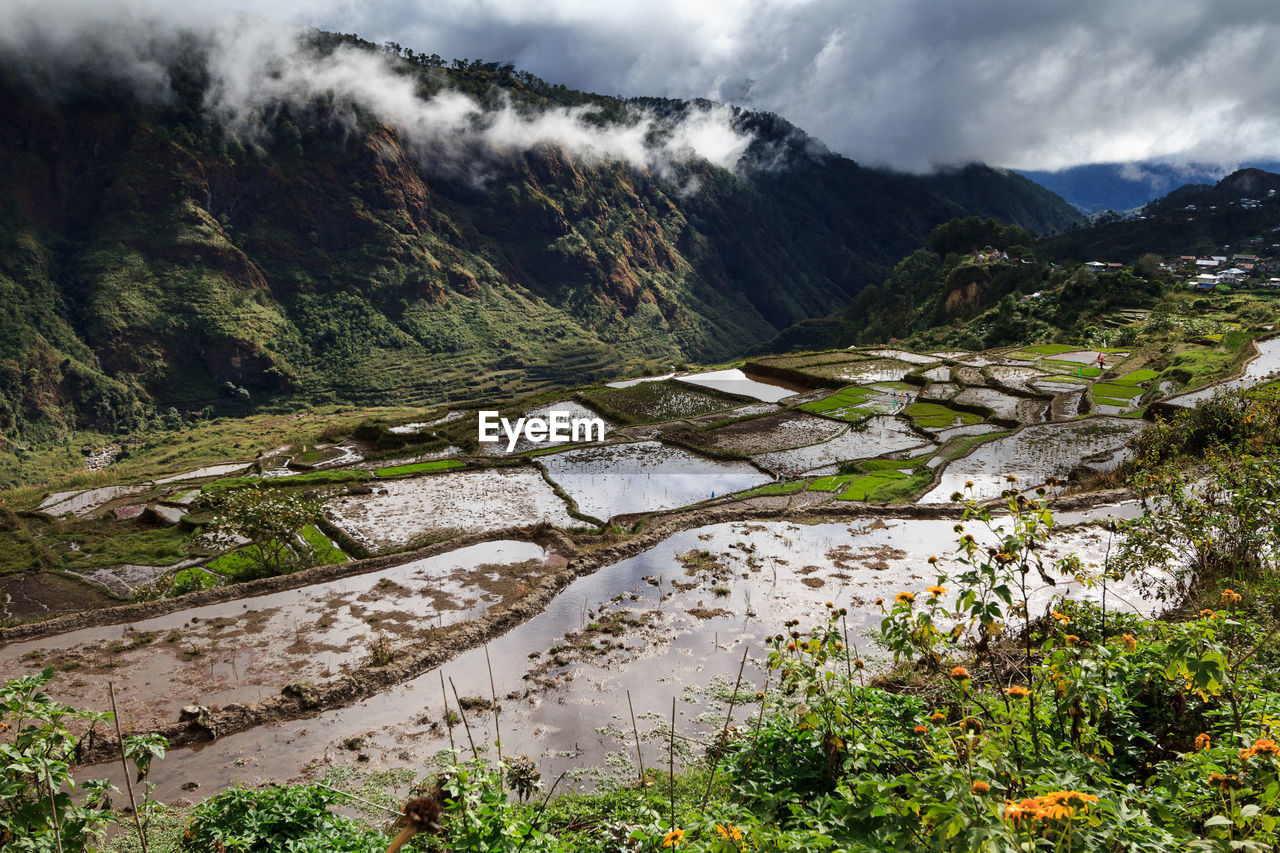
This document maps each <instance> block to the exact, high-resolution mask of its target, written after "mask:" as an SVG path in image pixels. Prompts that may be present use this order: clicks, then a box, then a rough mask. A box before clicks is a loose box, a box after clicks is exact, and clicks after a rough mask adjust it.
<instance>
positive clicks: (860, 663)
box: [853, 658, 866, 669]
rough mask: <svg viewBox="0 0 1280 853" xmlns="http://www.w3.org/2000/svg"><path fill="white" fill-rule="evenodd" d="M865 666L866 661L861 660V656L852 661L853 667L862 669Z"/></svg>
mask: <svg viewBox="0 0 1280 853" xmlns="http://www.w3.org/2000/svg"><path fill="white" fill-rule="evenodd" d="M865 666H866V663H864V662H863V660H862V658H858V659H856V660H855V661H854V662H853V668H854V669H862V668H863V667H865Z"/></svg>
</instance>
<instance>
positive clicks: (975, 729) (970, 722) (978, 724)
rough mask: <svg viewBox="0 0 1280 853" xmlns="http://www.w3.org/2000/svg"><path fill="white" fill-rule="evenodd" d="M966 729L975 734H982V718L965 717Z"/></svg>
mask: <svg viewBox="0 0 1280 853" xmlns="http://www.w3.org/2000/svg"><path fill="white" fill-rule="evenodd" d="M964 730H965V731H967V732H970V733H971V734H975V735H980V734H982V720H979V719H978V718H977V717H965V720H964Z"/></svg>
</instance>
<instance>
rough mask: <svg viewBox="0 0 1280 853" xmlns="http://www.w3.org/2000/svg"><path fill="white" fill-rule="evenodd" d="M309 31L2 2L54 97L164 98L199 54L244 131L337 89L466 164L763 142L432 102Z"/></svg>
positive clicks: (637, 118) (221, 103)
mask: <svg viewBox="0 0 1280 853" xmlns="http://www.w3.org/2000/svg"><path fill="white" fill-rule="evenodd" d="M50 6H53V7H56V13H51V9H50ZM308 32H309V29H308V28H306V27H304V26H302V25H299V24H283V23H281V22H279V21H272V20H267V19H264V18H259V17H256V16H251V15H247V14H242V13H238V12H235V11H228V10H212V11H208V12H203V13H202V12H195V11H186V12H180V11H179V12H175V11H174V10H173V9H172V8H169V7H166V6H165V5H163V4H159V3H154V2H130V3H95V2H66V1H65V0H58V2H54V3H52V4H49V3H34V2H30V0H16V2H15V3H14V5H12V6H10V7H7V8H6V10H5V11H2V12H0V55H4V56H6V57H7V58H9V59H10V60H16V63H15V66H16V67H17V68H19V69H20V70H21V73H24V74H26V75H27V76H28V77H29V79H30V80H31V82H33V83H35V84H36V85H38V86H40V87H42V88H43V89H45V90H47V91H48V92H49V93H50V94H51V95H53V96H58V95H64V94H68V93H70V92H71V91H73V90H74V89H75V87H76V86H78V85H80V84H81V83H82V82H83V76H84V75H85V74H89V73H94V74H106V75H108V76H111V77H113V78H115V79H117V80H120V81H123V82H125V83H127V84H129V85H131V86H132V87H133V88H134V89H135V91H136V92H137V93H138V94H139V96H140V97H142V98H143V99H144V100H148V101H152V102H163V101H166V100H168V99H169V98H170V97H171V96H172V92H171V87H170V80H169V72H168V70H167V69H168V67H169V63H170V62H171V61H172V60H173V59H174V58H175V57H177V56H178V55H179V54H184V53H185V54H192V53H199V54H201V55H202V58H203V63H204V67H205V68H206V69H207V71H208V74H209V86H208V89H207V94H206V103H205V106H206V108H207V109H208V111H209V112H210V113H211V114H212V115H214V116H216V117H217V118H219V119H220V120H221V121H223V122H224V123H225V124H226V125H227V126H228V127H229V128H231V129H232V130H234V131H235V132H237V133H239V134H240V135H241V136H245V137H252V136H253V135H254V134H255V133H257V132H259V128H260V118H261V116H262V115H263V114H264V113H266V112H268V111H269V110H271V109H272V108H274V107H275V106H276V105H278V104H281V103H294V104H305V103H308V102H310V101H312V100H313V99H315V98H318V97H331V98H332V99H333V100H334V102H335V103H336V104H338V105H339V108H340V109H341V108H342V107H343V106H350V105H352V104H354V105H358V106H359V107H360V109H361V110H363V111H366V112H367V113H370V114H372V115H373V116H375V117H377V119H378V120H380V121H383V122H385V123H387V124H389V125H392V126H394V127H395V128H396V129H397V130H398V131H400V132H401V133H402V134H403V135H404V137H405V138H406V139H407V140H408V141H409V143H410V144H411V145H412V146H413V147H414V148H416V149H418V150H419V151H420V153H421V154H422V155H423V159H424V162H428V163H431V164H433V165H434V166H436V167H437V168H446V169H452V170H454V171H469V170H471V167H472V166H473V165H474V164H473V163H472V161H473V160H474V159H475V157H476V155H477V153H484V152H492V153H496V154H511V153H514V152H520V151H526V150H530V149H533V148H535V147H552V148H558V149H560V150H562V151H563V152H564V153H565V154H566V155H567V156H569V157H571V158H573V159H576V160H579V161H582V162H588V163H594V162H600V161H615V162H623V163H626V164H628V165H630V166H631V167H633V168H635V169H649V170H653V171H655V172H658V173H660V174H663V175H665V176H668V177H672V176H674V174H675V170H676V166H677V165H678V164H681V163H685V162H688V161H691V160H694V159H703V160H707V161H710V162H711V163H714V164H716V165H718V166H722V167H725V168H730V169H732V168H735V167H736V166H737V165H738V163H739V161H740V160H741V158H742V156H743V155H744V154H745V153H746V151H747V148H748V146H749V145H750V143H751V141H752V137H751V136H750V135H749V134H747V133H745V132H743V131H740V130H738V129H735V127H734V126H733V112H732V110H730V109H729V108H727V107H720V106H707V107H701V108H691V109H689V110H687V111H685V112H684V113H683V114H682V115H681V116H679V117H664V116H659V115H657V114H655V113H653V112H652V111H649V110H644V109H639V108H636V109H634V110H632V111H631V114H630V115H629V116H628V118H627V120H626V121H624V122H619V123H605V124H601V123H600V122H596V121H592V120H590V119H591V116H590V114H591V112H592V109H591V107H589V106H584V107H549V108H544V109H539V110H522V109H518V108H517V107H516V106H515V105H514V104H512V103H511V102H510V101H509V99H506V98H503V97H498V98H497V101H496V102H497V106H496V107H494V106H492V105H490V106H489V107H488V108H485V107H482V106H481V105H480V104H479V103H478V102H477V101H476V100H474V99H473V98H471V97H470V96H468V95H466V94H464V93H461V92H458V91H454V90H450V89H445V90H444V91H442V92H440V93H439V94H437V95H435V96H433V97H429V98H423V97H421V96H420V95H419V94H418V92H417V91H416V87H417V79H416V77H415V76H414V75H411V74H404V73H402V71H401V70H397V69H396V68H395V63H396V62H398V61H399V60H398V59H393V58H391V57H388V56H387V55H385V54H382V53H376V52H370V51H368V50H363V49H360V48H356V47H353V46H342V47H339V48H338V49H337V50H335V51H333V52H332V53H331V54H329V55H327V56H325V57H323V58H322V59H321V58H317V57H316V56H315V55H314V53H313V52H312V51H310V50H307V49H305V48H304V46H303V42H304V40H305V38H306V36H307V34H308ZM473 174H474V172H473Z"/></svg>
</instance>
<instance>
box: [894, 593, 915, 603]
mask: <svg viewBox="0 0 1280 853" xmlns="http://www.w3.org/2000/svg"><path fill="white" fill-rule="evenodd" d="M915 602H916V597H915V595H914V594H912V593H910V592H900V593H898V594H897V595H896V596H894V598H893V603H894V604H915Z"/></svg>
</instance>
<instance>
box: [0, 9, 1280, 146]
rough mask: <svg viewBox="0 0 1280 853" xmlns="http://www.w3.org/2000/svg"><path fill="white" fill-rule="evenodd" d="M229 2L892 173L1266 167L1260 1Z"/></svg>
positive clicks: (1279, 33) (715, 141)
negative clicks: (669, 104)
mask: <svg viewBox="0 0 1280 853" xmlns="http://www.w3.org/2000/svg"><path fill="white" fill-rule="evenodd" d="M148 2H149V0H132V2H129V3H128V4H127V5H126V6H125V8H126V9H129V10H131V11H129V12H128V13H127V14H120V15H116V19H117V20H118V21H120V22H122V23H120V24H119V26H123V25H124V23H125V22H127V21H128V20H129V19H130V18H131V17H135V18H136V17H137V16H138V15H140V14H141V13H140V12H138V11H137V10H138V9H139V8H150V9H151V11H152V13H154V11H155V9H156V8H158V6H157V5H156V4H151V5H150V6H146V5H140V4H146V3H148ZM118 5H120V4H119V3H117V2H112V1H111V0H107V2H103V3H93V4H89V3H80V4H76V3H71V2H68V0H52V2H42V3H38V4H37V3H34V2H32V0H11V2H10V3H8V4H6V6H7V7H8V8H9V10H10V11H8V12H0V25H3V24H5V23H7V22H6V21H5V20H4V18H5V17H6V16H9V17H12V16H13V15H14V14H15V12H14V11H13V10H14V9H19V8H26V9H27V10H28V11H37V12H39V13H40V14H41V15H42V16H43V17H42V20H43V21H44V24H43V25H44V26H54V27H55V28H58V27H63V28H65V27H66V26H68V24H67V21H69V20H73V19H74V18H75V17H76V16H77V15H86V14H96V13H92V12H89V11H86V10H88V9H91V8H97V9H101V8H104V7H114V6H118ZM59 7H66V8H65V10H60V8H59ZM227 9H241V10H244V11H249V12H253V13H255V14H259V15H263V16H270V17H272V18H275V19H278V20H283V21H288V22H291V23H295V24H307V25H312V26H317V27H321V28H324V29H332V30H339V31H343V32H355V33H359V34H360V35H362V36H364V37H366V38H369V39H372V40H376V41H384V40H394V41H396V42H398V43H400V44H402V45H404V46H406V47H411V48H413V49H415V50H417V51H419V52H426V53H438V54H440V55H441V56H444V57H445V58H454V57H470V58H484V59H487V60H500V61H507V62H512V63H514V64H516V65H517V66H518V67H521V68H524V69H527V70H529V71H532V72H533V73H535V74H538V75H539V76H541V77H543V78H545V79H547V80H549V81H551V82H562V83H565V84H566V85H569V86H573V87H576V88H582V89H586V90H589V91H596V92H601V93H604V94H622V95H628V96H630V95H659V96H669V97H679V98H689V97H707V98H711V99H713V100H717V101H721V102H725V103H731V104H738V105H742V106H746V107H751V108H755V109H763V110H770V111H773V112H777V113H779V114H781V115H783V116H784V117H785V118H787V119H789V120H791V121H792V122H794V123H795V124H797V125H799V126H800V127H802V128H803V129H805V130H806V131H808V132H810V133H812V134H814V135H816V136H817V137H819V138H820V139H822V140H823V141H824V142H825V143H827V145H829V146H830V147H831V148H833V149H835V150H837V151H839V152H841V153H843V154H845V155H848V156H850V157H853V158H854V159H857V160H860V161H863V162H868V163H873V164H883V165H890V166H894V167H898V168H902V169H909V170H926V169H929V168H931V167H933V166H938V165H949V164H956V163H963V162H969V161H983V162H987V163H991V164H993V165H998V166H1006V167H1012V168H1022V169H1058V168H1063V167H1067V166H1072V165H1077V164H1083V163H1095V162H1128V161H1139V160H1162V161H1166V162H1196V163H1217V164H1223V165H1230V164H1233V163H1237V162H1241V161H1244V160H1248V159H1277V158H1280V98H1278V97H1277V92H1276V84H1275V81H1276V80H1278V79H1280V50H1276V45H1277V44H1280V15H1277V13H1276V10H1275V7H1274V5H1273V4H1272V3H1271V2H1269V0H1250V1H1249V2H1244V1H1243V0H1239V1H1238V2H1233V0H1226V2H1209V0H1129V1H1128V2H1123V3H1116V2H1114V0H1041V1H1040V2H1033V3H1027V2H1025V0H1022V2H1019V0H965V2H957V0H700V2H696V3H690V2H688V0H645V2H643V3H641V2H617V3H600V2H598V0H502V2H498V0H455V1H454V2H439V0H360V2H357V1H356V0H278V2H273V3H271V4H269V5H268V4H262V5H261V6H258V7H255V6H254V5H253V4H250V3H247V2H243V0H206V9H205V10H203V11H205V12H209V11H211V10H221V11H225V10H227ZM188 14H191V15H194V14H195V13H188ZM13 31H14V30H13V29H12V28H10V32H11V33H12V32H13ZM18 32H22V30H18ZM137 70H138V72H139V73H140V75H142V77H141V79H145V72H146V71H147V69H146V68H145V67H140V68H139V69H137ZM561 119H562V120H563V121H564V122H568V126H573V125H574V122H573V121H572V117H571V116H561ZM709 126H711V127H719V128H721V131H720V132H718V133H716V134H715V135H714V138H712V139H710V140H709V141H708V142H707V143H706V144H707V145H708V146H709V148H713V149H714V148H719V149H723V151H724V152H725V153H722V154H721V155H717V156H720V157H721V159H723V158H724V157H732V156H734V155H735V153H737V152H739V151H740V147H741V145H742V142H743V140H741V139H737V138H734V137H733V135H732V134H729V135H726V134H725V133H724V132H723V127H724V126H723V123H720V122H711V124H710V125H709ZM704 130H705V129H704ZM691 132H692V131H691ZM695 135H696V134H695ZM603 144H604V143H603V142H601V141H590V142H589V147H590V145H595V146H597V148H598V147H599V146H600V145H603ZM620 144H622V145H623V147H624V148H625V144H624V143H620ZM624 156H625V155H624Z"/></svg>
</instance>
